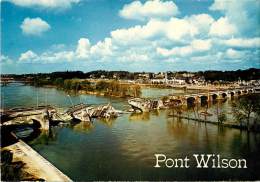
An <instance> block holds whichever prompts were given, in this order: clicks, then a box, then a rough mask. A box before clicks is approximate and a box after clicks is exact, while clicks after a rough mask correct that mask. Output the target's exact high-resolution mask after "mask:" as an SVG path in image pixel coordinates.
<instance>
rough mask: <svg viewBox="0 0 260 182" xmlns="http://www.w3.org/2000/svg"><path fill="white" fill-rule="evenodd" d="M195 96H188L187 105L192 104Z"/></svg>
mask: <svg viewBox="0 0 260 182" xmlns="http://www.w3.org/2000/svg"><path fill="white" fill-rule="evenodd" d="M195 100H196V99H195V98H194V97H188V98H187V105H188V106H193V105H194V104H195Z"/></svg>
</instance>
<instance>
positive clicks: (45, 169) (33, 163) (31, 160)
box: [4, 134, 72, 182]
mask: <svg viewBox="0 0 260 182" xmlns="http://www.w3.org/2000/svg"><path fill="white" fill-rule="evenodd" d="M13 135H14V134H13ZM14 136H15V135H14ZM4 149H7V150H11V151H12V152H13V155H14V161H23V162H24V163H25V164H26V165H25V169H26V171H27V172H28V173H31V174H32V175H34V176H36V177H37V178H42V179H44V180H45V181H64V182H68V181H72V180H71V179H70V178H69V177H68V176H66V175H65V174H63V173H62V172H61V171H60V170H59V169H58V168H56V167H55V166H54V165H53V164H51V163H50V162H49V161H47V160H46V159H45V158H44V157H42V156H41V155H40V154H39V153H37V152H36V151H35V150H34V149H32V148H31V147H30V146H29V145H27V144H26V143H25V142H23V141H22V140H20V139H18V142H16V143H15V144H13V145H10V146H8V147H5V148H4Z"/></svg>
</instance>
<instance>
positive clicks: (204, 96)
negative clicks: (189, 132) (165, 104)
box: [169, 88, 255, 105]
mask: <svg viewBox="0 0 260 182" xmlns="http://www.w3.org/2000/svg"><path fill="white" fill-rule="evenodd" d="M254 92H255V88H240V89H232V90H222V91H210V92H201V93H195V94H186V95H180V96H175V95H169V99H173V100H179V101H181V103H182V104H183V105H188V103H194V102H196V103H202V102H206V101H207V102H210V101H215V100H221V99H228V98H233V97H235V96H240V95H245V94H250V93H254Z"/></svg>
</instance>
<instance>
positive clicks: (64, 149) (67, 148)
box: [1, 84, 260, 181]
mask: <svg viewBox="0 0 260 182" xmlns="http://www.w3.org/2000/svg"><path fill="white" fill-rule="evenodd" d="M1 89H2V90H1V106H2V107H4V108H12V107H18V106H19V107H23V106H33V105H35V106H36V105H37V104H45V103H47V104H50V105H55V106H58V107H61V108H67V107H69V106H71V104H72V103H73V104H76V103H79V102H87V103H89V104H105V103H108V102H110V103H111V104H112V105H113V106H114V107H115V108H116V109H121V110H124V109H127V108H128V106H127V102H126V101H125V100H124V99H119V98H107V97H101V96H94V95H70V96H68V94H67V93H65V92H63V91H62V90H57V89H55V88H36V87H31V86H24V85H20V84H10V85H8V86H5V87H2V88H1ZM150 92H152V93H150V94H149V91H148V90H145V91H144V92H143V93H144V94H145V95H146V96H147V97H148V96H151V95H153V96H154V94H159V95H163V94H164V93H163V92H164V91H158V90H153V89H151V91H150ZM169 92H175V91H172V90H165V94H166V93H167V94H168V93H169ZM176 92H179V91H176ZM215 107H216V105H213V106H212V107H211V108H210V111H211V112H214V111H215ZM220 107H221V109H222V110H225V111H226V112H231V111H230V103H229V102H228V101H227V102H225V103H222V104H221V105H220ZM168 113H169V111H167V110H162V111H158V112H157V111H156V112H151V113H146V114H145V113H144V114H124V115H121V116H120V117H118V118H117V119H114V120H94V122H93V124H90V123H83V122H81V123H78V124H75V125H72V126H68V127H65V126H64V127H60V126H57V127H53V128H52V129H51V132H50V133H49V134H48V135H46V134H44V133H43V134H41V135H40V136H39V137H38V138H36V139H34V140H33V141H31V142H30V143H29V144H30V145H31V146H32V147H33V148H34V149H35V150H36V151H38V152H39V153H40V154H41V155H42V156H44V157H45V158H46V159H47V160H49V161H50V162H51V163H53V164H54V165H55V166H56V167H58V168H59V169H60V170H61V171H63V172H64V173H65V174H66V175H68V176H69V177H70V178H71V179H73V180H81V181H82V180H84V181H85V180H210V179H214V180H229V179H233V180H243V179H247V180H250V179H251V180H255V179H259V178H260V174H259V172H258V170H257V169H259V168H260V155H259V152H260V136H259V134H258V135H256V134H253V133H250V134H248V133H247V132H244V131H240V130H238V129H231V128H222V127H218V126H217V125H212V124H205V123H198V122H195V121H187V120H181V121H179V120H177V119H176V118H175V119H174V118H172V117H169V116H168ZM191 114H192V113H191ZM229 119H232V117H230V118H229ZM156 153H162V154H165V155H167V156H169V157H171V158H176V157H185V156H190V157H191V156H192V155H193V154H196V153H198V154H212V153H213V154H220V155H221V156H224V157H225V158H245V159H246V160H247V166H248V168H247V169H230V168H229V169H210V168H209V169H197V168H188V169H179V168H178V169H177V168H170V169H168V168H165V167H164V168H154V167H153V166H154V165H155V157H154V154H156Z"/></svg>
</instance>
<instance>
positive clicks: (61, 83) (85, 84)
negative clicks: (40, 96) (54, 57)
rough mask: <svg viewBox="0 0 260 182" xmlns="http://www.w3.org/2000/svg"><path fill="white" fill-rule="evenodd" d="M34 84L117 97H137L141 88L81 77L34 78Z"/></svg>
mask: <svg viewBox="0 0 260 182" xmlns="http://www.w3.org/2000/svg"><path fill="white" fill-rule="evenodd" d="M33 84H34V85H35V86H44V85H54V86H57V87H58V88H61V89H64V90H67V91H75V92H78V91H80V90H82V91H87V92H97V93H103V94H104V95H110V96H118V97H139V96H140V95H141V88H140V86H139V85H135V84H122V83H119V82H118V81H116V80H112V81H111V80H110V81H103V80H101V81H98V82H90V81H88V80H82V79H63V78H61V77H59V78H56V79H41V78H40V79H35V80H34V82H33Z"/></svg>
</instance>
